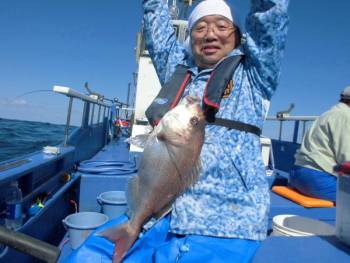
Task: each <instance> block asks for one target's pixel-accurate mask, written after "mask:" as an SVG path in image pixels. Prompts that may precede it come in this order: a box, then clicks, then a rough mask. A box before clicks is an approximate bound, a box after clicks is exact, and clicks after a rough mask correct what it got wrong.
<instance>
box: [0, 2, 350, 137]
mask: <svg viewBox="0 0 350 263" xmlns="http://www.w3.org/2000/svg"><path fill="white" fill-rule="evenodd" d="M141 2H142V1H141V0H127V1H120V0H30V1H28V0H0V90H1V92H2V94H1V96H0V117H1V118H9V119H20V120H34V121H43V122H51V123H64V122H65V120H66V112H67V105H68V100H67V98H66V97H64V96H62V95H57V94H54V93H53V92H49V91H46V90H51V89H52V87H53V86H54V85H61V86H67V87H70V88H73V89H75V90H78V91H80V92H83V93H84V92H85V89H84V83H85V82H86V81H87V82H88V83H89V86H90V88H91V89H92V90H94V91H97V92H99V93H102V94H104V95H105V96H106V97H108V98H114V97H117V98H119V100H120V101H126V96H127V90H128V83H133V72H136V70H137V63H136V59H135V47H136V34H137V32H138V31H139V30H140V26H141V22H142V6H141ZM228 2H234V3H235V6H236V9H237V13H238V14H240V19H241V21H244V17H245V15H246V14H247V12H248V10H249V7H250V1H248V0H245V1H243V0H239V1H238V0H235V1H234V0H229V1H228ZM349 10H350V1H349V0H333V1H331V0H318V1H315V0H291V3H290V6H289V15H290V24H289V33H288V38H287V44H286V51H285V56H284V59H283V63H282V69H281V77H280V84H279V87H278V89H277V92H276V94H275V96H274V97H273V99H272V102H271V107H270V112H269V115H270V116H274V115H275V114H276V112H278V111H280V110H284V109H287V108H288V106H289V104H290V103H294V104H295V108H294V110H293V111H292V115H320V114H321V113H323V112H324V111H326V110H327V109H329V108H330V107H331V106H332V105H334V104H335V103H336V102H337V101H338V99H339V94H340V92H341V91H342V90H343V89H344V88H345V87H346V86H347V85H350V26H349V25H350V22H349V14H348V12H349ZM34 90H45V91H42V92H38V93H30V92H31V91H34ZM28 92H29V93H30V94H26V93H28ZM23 94H26V95H23ZM131 94H132V96H133V94H134V91H132V92H131ZM80 108H81V105H80V104H79V103H76V104H74V105H73V122H79V118H78V117H77V116H78V115H79V114H80V112H81V109H80ZM75 116H76V117H75ZM74 118H75V119H74ZM274 130H276V129H274ZM271 131H272V130H270V131H269V133H270V132H271ZM269 135H270V134H269Z"/></svg>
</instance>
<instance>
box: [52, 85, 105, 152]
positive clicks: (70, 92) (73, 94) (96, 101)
mask: <svg viewBox="0 0 350 263" xmlns="http://www.w3.org/2000/svg"><path fill="white" fill-rule="evenodd" d="M53 91H54V92H56V93H60V94H63V95H66V96H67V97H69V104H68V112H67V121H66V127H65V131H64V142H63V146H67V141H68V131H69V126H70V119H71V114H72V105H73V99H74V98H76V99H80V100H82V101H84V114H83V122H84V121H88V116H89V115H88V113H86V111H89V107H86V104H87V103H92V113H91V116H90V117H91V121H90V122H91V124H92V123H93V120H94V112H95V105H98V107H99V109H98V121H97V122H99V121H100V114H101V106H102V107H104V110H103V117H105V115H104V114H105V112H106V108H107V109H108V111H107V115H109V109H110V107H111V106H112V104H107V103H104V102H103V100H104V98H101V97H100V96H98V95H96V94H91V95H90V96H87V95H85V94H82V93H80V92H78V91H76V90H74V89H72V88H68V87H62V86H54V87H53ZM105 100H106V99H105ZM109 101H111V100H109Z"/></svg>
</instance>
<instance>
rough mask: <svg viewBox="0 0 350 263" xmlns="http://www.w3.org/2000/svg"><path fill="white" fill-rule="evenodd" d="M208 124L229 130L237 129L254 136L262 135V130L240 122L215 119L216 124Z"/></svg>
mask: <svg viewBox="0 0 350 263" xmlns="http://www.w3.org/2000/svg"><path fill="white" fill-rule="evenodd" d="M207 124H209V125H218V126H223V127H226V128H228V129H235V130H239V131H245V132H249V133H253V134H255V135H257V136H260V135H261V129H260V128H258V127H256V126H254V125H251V124H247V123H244V122H240V121H234V120H228V119H221V118H215V121H214V122H209V123H207Z"/></svg>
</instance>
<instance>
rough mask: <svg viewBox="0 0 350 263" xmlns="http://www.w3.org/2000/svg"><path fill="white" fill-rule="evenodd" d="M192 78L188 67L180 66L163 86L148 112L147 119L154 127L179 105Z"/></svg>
mask: <svg viewBox="0 0 350 263" xmlns="http://www.w3.org/2000/svg"><path fill="white" fill-rule="evenodd" d="M190 78H191V75H190V73H188V72H187V67H186V66H184V65H180V64H179V65H177V66H176V69H175V72H174V74H173V75H172V76H171V78H170V79H169V81H168V82H166V83H165V84H164V85H163V87H162V88H161V89H160V91H159V93H158V95H157V97H156V98H155V99H154V100H153V102H152V104H151V105H150V106H149V107H148V108H147V110H146V117H147V119H148V121H149V123H150V124H151V125H152V126H154V125H157V124H158V122H159V120H160V119H161V118H162V117H163V116H164V115H165V113H167V112H168V111H169V110H171V109H172V108H174V107H175V106H176V105H177V104H178V103H179V101H180V99H181V96H182V94H183V92H184V90H185V87H186V85H187V82H188V81H189V80H190ZM179 87H180V88H179Z"/></svg>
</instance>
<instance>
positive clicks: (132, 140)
mask: <svg viewBox="0 0 350 263" xmlns="http://www.w3.org/2000/svg"><path fill="white" fill-rule="evenodd" d="M149 136H150V134H139V135H136V136H134V137H129V138H127V139H126V140H125V142H127V143H129V144H132V145H135V146H137V147H140V148H145V145H146V142H147V140H148V138H149Z"/></svg>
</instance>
